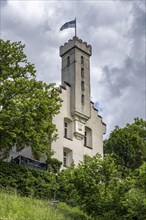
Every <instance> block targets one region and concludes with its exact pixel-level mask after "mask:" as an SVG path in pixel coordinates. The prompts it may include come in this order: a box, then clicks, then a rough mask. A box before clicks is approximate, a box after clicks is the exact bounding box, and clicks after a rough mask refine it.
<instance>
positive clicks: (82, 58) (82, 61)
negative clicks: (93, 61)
mask: <svg viewBox="0 0 146 220" xmlns="http://www.w3.org/2000/svg"><path fill="white" fill-rule="evenodd" d="M81 64H84V57H83V56H81Z"/></svg>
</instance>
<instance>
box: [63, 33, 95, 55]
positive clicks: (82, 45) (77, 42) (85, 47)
mask: <svg viewBox="0 0 146 220" xmlns="http://www.w3.org/2000/svg"><path fill="white" fill-rule="evenodd" d="M74 47H76V48H78V49H79V50H82V51H83V52H84V53H86V54H88V55H89V56H91V55H92V47H91V45H90V44H87V43H86V42H84V41H82V40H81V39H79V38H78V37H73V39H70V40H69V41H68V42H67V43H65V44H64V45H62V46H60V56H61V57H62V56H63V55H64V54H65V53H67V52H68V51H70V50H71V49H72V48H74Z"/></svg>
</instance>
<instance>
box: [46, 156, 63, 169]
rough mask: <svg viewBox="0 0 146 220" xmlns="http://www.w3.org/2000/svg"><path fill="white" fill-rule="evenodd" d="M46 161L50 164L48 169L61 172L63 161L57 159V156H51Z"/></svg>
mask: <svg viewBox="0 0 146 220" xmlns="http://www.w3.org/2000/svg"><path fill="white" fill-rule="evenodd" d="M46 163H47V164H48V170H49V171H50V172H55V173H58V172H59V170H60V168H61V165H62V162H61V161H59V160H57V159H56V158H51V157H48V159H47V161H46Z"/></svg>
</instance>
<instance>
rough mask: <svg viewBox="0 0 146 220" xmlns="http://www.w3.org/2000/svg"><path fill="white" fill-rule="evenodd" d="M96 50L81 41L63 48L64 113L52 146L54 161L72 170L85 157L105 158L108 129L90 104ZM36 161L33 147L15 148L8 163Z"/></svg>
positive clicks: (70, 42) (58, 121)
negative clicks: (101, 156)
mask: <svg viewBox="0 0 146 220" xmlns="http://www.w3.org/2000/svg"><path fill="white" fill-rule="evenodd" d="M91 55H92V47H91V45H88V44H87V43H86V42H83V41H82V40H81V39H79V38H77V37H73V39H71V40H69V41H68V42H67V43H65V44H64V45H63V46H61V47H60V56H61V59H62V69H61V86H60V97H61V99H62V100H63V102H62V107H61V109H60V113H59V114H58V115H56V116H55V117H54V118H53V123H54V124H55V125H56V127H57V130H58V139H57V141H56V142H53V143H52V146H51V147H52V149H53V151H54V157H55V158H57V159H58V160H60V161H61V162H62V164H63V165H62V166H63V167H68V166H70V165H71V164H72V162H74V164H75V165H77V164H78V163H79V162H80V161H83V158H84V156H85V155H88V156H91V157H92V156H94V155H95V154H96V153H99V154H101V155H103V134H105V132H106V125H105V124H104V123H103V122H102V118H101V117H100V116H99V115H98V111H97V110H96V109H95V108H94V103H92V102H91V100H90V89H91V88H90V56H91ZM20 155H21V156H22V157H27V158H30V159H31V158H33V154H32V152H31V148H30V147H23V148H22V149H19V150H16V147H13V149H12V150H11V152H10V154H9V158H8V161H10V160H11V159H14V158H16V157H19V156H20Z"/></svg>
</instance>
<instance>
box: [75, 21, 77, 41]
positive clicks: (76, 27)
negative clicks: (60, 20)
mask: <svg viewBox="0 0 146 220" xmlns="http://www.w3.org/2000/svg"><path fill="white" fill-rule="evenodd" d="M76 36H77V26H76V18H75V37H76Z"/></svg>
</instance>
